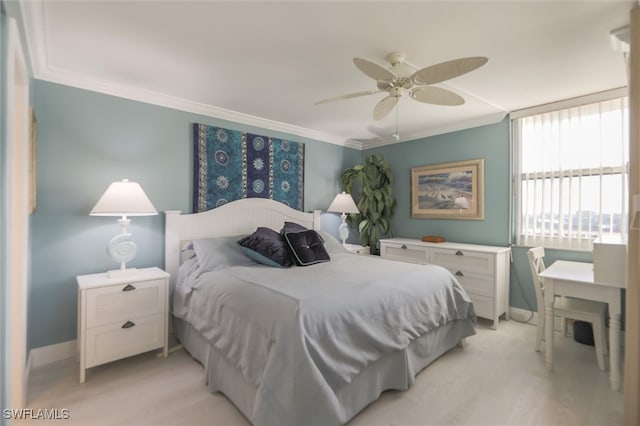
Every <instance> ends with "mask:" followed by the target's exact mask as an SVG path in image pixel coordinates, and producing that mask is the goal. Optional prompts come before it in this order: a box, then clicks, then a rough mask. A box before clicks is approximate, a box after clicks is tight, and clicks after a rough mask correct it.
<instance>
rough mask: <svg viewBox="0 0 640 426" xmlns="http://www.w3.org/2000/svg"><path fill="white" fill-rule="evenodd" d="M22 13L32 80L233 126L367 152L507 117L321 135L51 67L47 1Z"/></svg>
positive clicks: (27, 5)
mask: <svg viewBox="0 0 640 426" xmlns="http://www.w3.org/2000/svg"><path fill="white" fill-rule="evenodd" d="M18 3H19V7H20V12H21V15H22V19H23V24H24V29H25V39H26V44H27V51H28V55H27V56H28V58H29V59H28V61H29V63H30V65H31V70H32V73H33V77H34V78H35V79H38V80H43V81H49V82H52V83H57V84H62V85H65V86H70V87H75V88H79V89H84V90H88V91H92V92H97V93H102V94H105V95H110V96H116V97H120V98H124V99H129V100H133V101H139V102H144V103H148V104H152V105H157V106H161V107H166V108H170V109H175V110H179V111H185V112H191V113H194V114H199V115H204V116H207V117H212V118H217V119H220V120H225V121H230V122H233V123H239V124H244V125H247V126H253V127H259V128H261V129H267V130H271V131H274V132H281V133H287V134H291V135H294V136H300V137H304V138H309V139H314V140H318V141H321V142H326V143H330V144H334V145H339V146H344V147H347V148H352V149H356V150H360V151H362V150H366V149H371V148H377V147H381V146H386V145H393V144H397V143H402V142H408V141H412V140H416V139H421V138H426V137H430V136H435V135H440V134H444V133H450V132H454V131H458V130H463V129H468V128H472V127H478V126H483V125H488V124H495V123H497V122H499V121H501V120H502V119H503V118H504V117H505V115H506V114H507V113H506V112H504V111H501V112H499V113H496V114H490V115H487V116H482V117H479V118H474V119H471V120H466V121H462V122H459V123H455V124H453V125H450V126H444V127H440V128H437V129H430V130H428V131H425V132H419V133H414V134H411V135H407V136H403V137H401V138H400V139H399V140H395V139H394V138H393V137H392V136H388V137H384V138H378V139H376V138H374V139H371V140H354V139H344V138H343V137H338V136H336V135H333V134H329V133H325V132H320V131H317V130H313V129H309V128H305V127H301V126H295V125H291V124H287V123H282V122H279V121H274V120H270V119H266V118H262V117H258V116H254V115H250V114H245V113H241V112H238V111H233V110H229V109H225V108H220V107H216V106H213V105H208V104H204V103H201V102H195V101H191V100H188V99H183V98H179V97H176V96H171V95H167V94H164V93H160V92H155V91H151V90H146V89H142V88H140V87H133V86H125V85H120V84H115V83H113V82H109V81H103V80H99V79H95V78H93V77H90V76H87V75H83V74H80V73H75V72H70V71H66V70H63V69H59V68H55V67H51V66H50V65H49V63H48V55H47V37H46V19H45V7H46V2H45V1H43V0H28V1H27V0H19V1H18Z"/></svg>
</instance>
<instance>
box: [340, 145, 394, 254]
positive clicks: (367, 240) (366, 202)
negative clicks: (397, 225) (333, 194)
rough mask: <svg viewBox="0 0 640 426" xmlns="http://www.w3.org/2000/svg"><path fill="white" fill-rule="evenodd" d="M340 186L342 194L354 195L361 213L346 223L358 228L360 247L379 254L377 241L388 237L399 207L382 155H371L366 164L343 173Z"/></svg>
mask: <svg viewBox="0 0 640 426" xmlns="http://www.w3.org/2000/svg"><path fill="white" fill-rule="evenodd" d="M341 182H342V190H343V191H345V192H347V193H349V194H352V196H353V197H354V200H355V201H356V205H357V206H358V210H360V213H359V214H350V215H349V217H348V218H347V222H348V223H349V224H350V225H356V224H357V225H358V230H359V231H360V244H362V245H363V246H369V247H370V251H371V254H376V251H377V246H378V240H379V239H380V238H381V237H385V236H387V235H389V232H390V228H389V226H390V222H391V218H392V217H393V214H394V212H395V209H396V205H397V202H396V199H395V198H394V197H393V189H392V188H391V184H392V183H393V173H392V172H391V169H390V168H389V164H388V163H387V162H386V161H385V160H384V158H383V157H382V155H380V154H372V155H369V156H367V157H366V158H365V161H364V164H358V165H355V166H353V167H351V168H349V169H346V170H345V171H344V172H342V176H341ZM356 182H357V183H358V185H355V184H356ZM358 189H359V192H357V190H358ZM354 190H355V191H354Z"/></svg>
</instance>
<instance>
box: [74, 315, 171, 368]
mask: <svg viewBox="0 0 640 426" xmlns="http://www.w3.org/2000/svg"><path fill="white" fill-rule="evenodd" d="M164 324H165V318H164V314H159V315H152V316H147V317H141V318H132V319H130V320H125V321H122V323H117V324H109V325H103V326H100V327H94V328H90V329H88V330H87V336H86V339H87V340H86V345H87V346H86V351H87V352H86V366H85V367H86V368H89V367H93V366H96V365H100V364H104V363H106V362H110V361H114V360H116V359H120V358H125V357H128V356H131V355H135V354H139V353H142V352H146V351H150V350H152V349H156V348H160V347H162V346H163V345H164V342H165V329H164Z"/></svg>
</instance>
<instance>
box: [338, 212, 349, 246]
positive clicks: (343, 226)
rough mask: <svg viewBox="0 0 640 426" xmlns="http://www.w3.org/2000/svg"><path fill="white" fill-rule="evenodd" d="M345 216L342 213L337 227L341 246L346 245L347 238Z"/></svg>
mask: <svg viewBox="0 0 640 426" xmlns="http://www.w3.org/2000/svg"><path fill="white" fill-rule="evenodd" d="M346 220H347V215H346V214H344V213H342V223H341V224H340V226H338V236H339V237H340V239H341V240H342V245H345V244H346V241H347V238H349V225H347V222H346Z"/></svg>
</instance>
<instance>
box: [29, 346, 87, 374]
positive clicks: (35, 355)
mask: <svg viewBox="0 0 640 426" xmlns="http://www.w3.org/2000/svg"><path fill="white" fill-rule="evenodd" d="M74 356H76V340H75V339H74V340H67V341H66V342H61V343H56V344H55V345H49V346H42V347H39V348H34V349H31V350H30V351H29V356H28V358H27V369H28V370H27V371H29V370H30V369H32V368H38V367H42V366H43V365H47V364H51V363H54V362H57V361H62V360H63V359H67V358H72V357H74Z"/></svg>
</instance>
